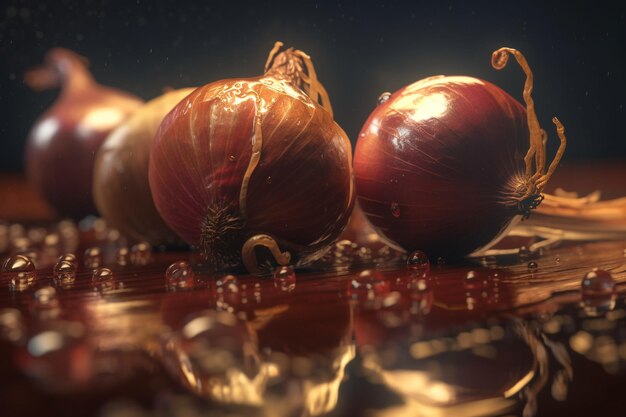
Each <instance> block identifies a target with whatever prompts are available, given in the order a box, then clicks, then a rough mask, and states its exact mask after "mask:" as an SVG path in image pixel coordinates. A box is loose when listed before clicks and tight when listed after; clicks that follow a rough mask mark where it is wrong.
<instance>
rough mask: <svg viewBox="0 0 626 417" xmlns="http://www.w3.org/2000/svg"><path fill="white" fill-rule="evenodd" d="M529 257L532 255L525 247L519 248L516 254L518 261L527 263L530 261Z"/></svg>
mask: <svg viewBox="0 0 626 417" xmlns="http://www.w3.org/2000/svg"><path fill="white" fill-rule="evenodd" d="M531 255H532V252H531V251H530V249H528V248H527V247H526V246H522V247H520V248H519V250H518V252H517V257H518V258H519V260H520V261H527V260H528V259H530V256H531Z"/></svg>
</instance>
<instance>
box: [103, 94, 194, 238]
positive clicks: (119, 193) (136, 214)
mask: <svg viewBox="0 0 626 417" xmlns="http://www.w3.org/2000/svg"><path fill="white" fill-rule="evenodd" d="M193 90H194V89H193V88H184V89H180V90H174V91H170V92H168V93H165V94H163V95H162V96H160V97H157V98H155V99H153V100H151V101H149V102H147V103H146V104H144V105H143V106H142V107H140V108H139V109H138V110H136V111H135V112H134V113H133V114H132V116H130V117H129V118H128V119H127V120H126V121H125V122H124V123H123V124H122V125H121V126H119V127H118V128H117V129H115V130H114V131H113V132H112V133H111V134H110V135H109V136H108V138H107V139H106V141H105V142H104V144H103V145H102V146H101V148H100V150H99V151H98V155H97V158H96V163H95V168H94V183H93V195H94V200H95V203H96V206H97V208H98V211H99V212H100V214H101V215H102V216H103V217H104V218H105V219H106V220H107V221H109V222H110V223H111V224H112V225H113V226H114V227H116V228H117V229H119V230H120V232H122V233H123V234H124V235H126V236H129V237H131V238H133V239H135V240H138V241H148V242H150V243H151V244H152V245H161V244H170V245H172V244H179V243H181V240H180V238H179V237H178V236H177V235H176V233H175V232H174V231H172V230H171V229H170V228H169V227H168V226H167V225H166V224H165V222H164V221H163V220H162V219H161V216H160V215H159V213H158V212H157V209H156V207H155V206H154V203H153V201H152V194H151V192H150V184H149V182H148V163H149V160H150V148H151V146H152V141H153V139H154V135H155V133H156V131H157V129H158V127H159V125H160V124H161V121H162V120H163V118H164V117H165V115H166V114H167V113H168V112H169V111H170V110H172V108H174V106H175V105H176V104H178V103H179V102H180V101H181V100H182V99H183V98H184V97H186V96H187V95H189V94H190V93H191V92H192V91H193Z"/></svg>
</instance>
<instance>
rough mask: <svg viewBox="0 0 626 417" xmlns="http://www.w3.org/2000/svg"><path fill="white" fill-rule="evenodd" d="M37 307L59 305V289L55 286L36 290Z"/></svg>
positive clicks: (44, 307)
mask: <svg viewBox="0 0 626 417" xmlns="http://www.w3.org/2000/svg"><path fill="white" fill-rule="evenodd" d="M34 297H35V307H36V308H41V309H50V308H55V307H58V306H59V299H58V298H57V291H56V290H55V289H54V287H50V286H47V287H42V288H39V289H38V290H37V291H35V294H34Z"/></svg>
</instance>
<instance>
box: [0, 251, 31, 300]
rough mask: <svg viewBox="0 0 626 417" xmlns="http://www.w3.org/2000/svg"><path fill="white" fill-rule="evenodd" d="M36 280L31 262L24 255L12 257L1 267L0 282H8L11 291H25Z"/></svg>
mask: <svg viewBox="0 0 626 417" xmlns="http://www.w3.org/2000/svg"><path fill="white" fill-rule="evenodd" d="M36 278H37V271H36V270H35V265H34V264H33V261H31V260H30V258H28V257H26V256H24V255H13V256H11V257H10V258H8V259H7V260H6V261H5V262H4V264H3V265H2V280H3V281H5V280H6V281H8V282H9V287H10V288H11V289H12V290H15V291H24V290H26V289H27V288H29V287H31V286H32V285H33V284H34V283H35V279H36Z"/></svg>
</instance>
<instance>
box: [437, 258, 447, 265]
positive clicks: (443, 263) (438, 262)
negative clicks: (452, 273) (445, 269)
mask: <svg viewBox="0 0 626 417" xmlns="http://www.w3.org/2000/svg"><path fill="white" fill-rule="evenodd" d="M445 264H446V258H444V257H443V256H438V257H437V265H445Z"/></svg>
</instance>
